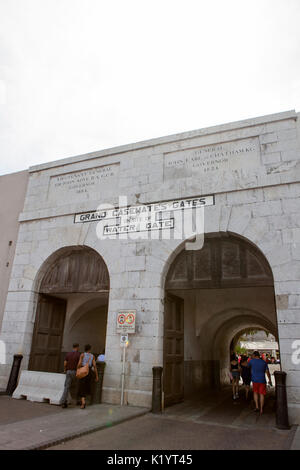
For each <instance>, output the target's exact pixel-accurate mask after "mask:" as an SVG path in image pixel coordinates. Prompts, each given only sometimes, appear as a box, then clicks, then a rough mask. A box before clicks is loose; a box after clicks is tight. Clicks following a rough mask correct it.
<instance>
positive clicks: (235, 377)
mask: <svg viewBox="0 0 300 470" xmlns="http://www.w3.org/2000/svg"><path fill="white" fill-rule="evenodd" d="M230 375H231V377H232V396H233V399H234V400H236V399H237V398H239V381H240V365H239V361H238V358H237V357H236V355H235V353H233V354H232V355H231V357H230Z"/></svg>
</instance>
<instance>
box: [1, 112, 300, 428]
mask: <svg viewBox="0 0 300 470" xmlns="http://www.w3.org/2000/svg"><path fill="white" fill-rule="evenodd" d="M299 149H300V144H299V124H298V121H297V114H296V113H295V112H294V111H288V112H285V113H279V114H275V115H271V116H263V117H259V118H255V119H249V120H246V121H240V122H237V123H231V124H225V125H222V126H216V127H212V128H208V129H202V130H198V131H192V132H187V133H183V134H178V135H175V136H169V137H163V138H160V139H154V140H151V141H147V142H142V143H138V144H132V145H128V146H124V147H120V148H115V149H109V150H104V151H101V152H95V153H92V154H88V155H83V156H78V157H73V158H71V159H65V160H61V161H58V162H51V163H50V164H45V165H40V166H38V167H34V168H31V169H30V178H29V184H28V190H27V195H26V199H25V206H24V211H23V213H22V215H21V217H20V230H19V237H18V242H17V249H16V255H15V259H14V265H13V269H12V274H11V280H10V285H9V289H8V296H7V302H6V307H5V314H4V319H3V325H2V332H1V340H2V341H4V342H5V344H6V363H7V365H6V366H3V367H2V368H1V371H2V372H0V376H2V382H5V380H6V377H7V374H8V369H9V366H10V363H11V361H12V356H13V354H14V353H16V352H18V351H20V350H22V352H23V354H24V361H23V367H25V368H26V367H27V364H28V358H29V354H30V348H31V339H32V331H33V325H34V319H35V305H36V299H37V292H38V289H39V283H40V280H41V277H42V274H43V272H45V270H46V268H47V259H48V257H49V256H50V255H52V254H53V253H54V252H55V251H56V250H58V249H60V248H61V247H64V246H70V245H85V246H89V247H91V248H94V249H95V250H96V251H98V252H99V253H100V254H101V256H102V257H103V259H104V261H105V262H106V264H107V267H108V271H109V275H110V282H111V289H110V296H109V310H108V321H107V334H106V356H107V367H106V371H105V379H104V390H103V399H104V400H105V401H108V402H118V401H119V398H120V374H121V349H120V345H119V334H117V333H116V331H115V321H116V312H117V311H118V310H119V309H126V308H131V309H133V308H134V309H136V310H137V312H138V317H137V332H136V333H135V335H132V337H131V343H130V347H129V348H128V351H127V364H126V366H127V370H126V400H127V402H128V403H131V404H136V405H139V404H143V405H149V404H150V402H151V392H152V366H153V365H162V363H163V299H164V281H165V276H166V273H167V271H168V267H169V266H170V264H171V262H172V260H173V259H174V257H175V254H176V253H177V252H178V251H179V250H180V249H181V248H182V247H183V246H184V243H183V240H134V239H129V240H119V241H116V240H99V239H98V238H97V236H96V223H85V224H80V223H79V224H74V214H75V213H79V212H84V211H90V210H94V209H96V208H97V207H98V205H99V204H100V203H101V204H114V205H116V206H118V205H119V200H118V198H119V196H127V198H128V203H129V204H135V203H137V202H140V203H145V204H146V203H151V202H156V201H164V200H171V199H178V198H186V197H191V196H199V195H209V194H214V195H215V205H213V206H207V207H205V232H206V233H212V232H219V231H223V232H226V231H228V232H232V233H236V234H238V235H240V236H243V237H245V238H246V239H248V240H249V241H251V242H253V243H254V244H255V245H256V246H257V247H258V248H259V249H260V250H261V251H262V253H263V254H264V255H265V257H266V258H267V260H268V262H269V263H270V266H271V268H272V271H273V275H274V288H275V295H276V305H277V320H278V331H279V342H280V348H281V354H282V366H283V369H284V370H285V371H286V372H287V373H288V398H289V406H290V410H291V414H292V416H293V420H294V421H296V420H297V419H299V407H300V365H297V364H294V363H293V362H292V354H293V349H292V345H293V341H294V340H296V339H299V338H300V292H299V289H300V288H299V277H300V255H299V253H300V251H299V246H300V213H299V195H300V183H299V181H300V178H299V171H300V153H299V152H300V150H299ZM222 154H223V156H222ZM226 159H227V160H226ZM217 160H218V161H219V163H218V161H217ZM202 163H205V165H207V167H208V168H209V170H208V171H206V170H207V167H206V166H205V165H204V166H203V165H202ZM218 165H219V166H218ZM297 413H298V414H297ZM297 416H298V417H297Z"/></svg>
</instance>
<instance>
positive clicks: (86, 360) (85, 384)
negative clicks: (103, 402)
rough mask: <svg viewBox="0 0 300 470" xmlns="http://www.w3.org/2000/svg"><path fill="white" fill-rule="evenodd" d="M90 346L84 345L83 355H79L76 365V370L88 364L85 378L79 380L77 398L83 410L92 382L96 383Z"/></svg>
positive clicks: (94, 363)
mask: <svg viewBox="0 0 300 470" xmlns="http://www.w3.org/2000/svg"><path fill="white" fill-rule="evenodd" d="M91 350H92V346H91V345H90V344H86V346H85V348H84V351H85V352H84V353H82V354H81V355H80V358H79V362H78V365H77V370H78V369H80V368H81V367H84V366H86V365H87V364H88V373H87V375H86V376H85V377H82V378H80V379H79V391H78V393H79V396H80V397H81V405H80V408H81V409H84V408H85V405H86V397H87V395H91V393H92V380H95V381H96V382H98V380H99V378H98V371H97V367H96V361H95V356H94V355H93V354H92V353H91Z"/></svg>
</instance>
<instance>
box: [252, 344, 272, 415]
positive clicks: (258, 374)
mask: <svg viewBox="0 0 300 470" xmlns="http://www.w3.org/2000/svg"><path fill="white" fill-rule="evenodd" d="M249 366H250V367H251V380H252V383H253V398H254V402H255V411H256V412H260V414H261V415H262V414H263V408H264V403H265V395H266V393H267V386H266V374H267V376H268V379H269V385H270V386H272V381H271V375H270V372H269V367H268V364H267V363H266V362H265V361H264V360H263V359H262V358H261V357H260V355H259V352H258V351H254V353H253V355H252V359H251V361H250V362H249ZM258 402H259V403H258Z"/></svg>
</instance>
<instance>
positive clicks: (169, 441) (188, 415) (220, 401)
mask: <svg viewBox="0 0 300 470" xmlns="http://www.w3.org/2000/svg"><path fill="white" fill-rule="evenodd" d="M274 404H275V401H274V397H273V396H272V394H269V396H268V397H267V400H266V407H265V413H264V415H263V416H259V415H257V413H255V412H254V411H253V408H254V406H253V403H251V401H249V402H246V401H245V399H244V398H243V396H242V397H241V399H239V400H238V401H236V402H233V400H232V398H231V393H230V389H229V390H228V389H227V390H225V391H223V392H222V393H214V394H212V393H211V392H209V393H206V394H204V393H203V394H201V396H200V395H198V396H196V397H191V398H190V399H189V400H185V401H184V402H183V403H181V404H178V405H175V406H172V407H170V408H167V409H166V411H165V412H164V413H163V414H162V415H152V414H147V415H145V416H143V417H139V418H136V419H135V420H133V421H130V422H127V423H123V424H120V425H118V426H116V427H114V428H111V429H106V430H105V431H100V432H96V433H93V434H90V435H86V436H83V437H81V438H78V439H75V440H72V441H69V442H66V443H62V444H61V445H58V446H55V447H52V448H51V449H53V450H74V449H85V450H100V449H101V450H135V449H136V450H141V449H145V450H192V449H193V450H205V449H206V450H208V449H209V450H220V449H245V450H246V449H247V450H254V449H257V450H259V449H266V450H270V449H272V450H287V449H290V448H291V447H292V445H295V442H296V441H295V439H294V436H295V431H296V427H293V428H292V429H291V430H288V431H281V430H278V429H276V428H275V414H274ZM51 449H49V450H51Z"/></svg>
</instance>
